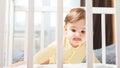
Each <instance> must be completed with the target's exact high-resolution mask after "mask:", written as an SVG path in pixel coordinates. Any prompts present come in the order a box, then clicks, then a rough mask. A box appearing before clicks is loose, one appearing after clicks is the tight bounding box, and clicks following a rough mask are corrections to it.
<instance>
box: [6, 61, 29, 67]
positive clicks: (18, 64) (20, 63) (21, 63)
mask: <svg viewBox="0 0 120 68" xmlns="http://www.w3.org/2000/svg"><path fill="white" fill-rule="evenodd" d="M25 64H27V61H20V62H17V63H14V64H12V65H9V66H8V68H17V67H18V66H21V65H25Z"/></svg>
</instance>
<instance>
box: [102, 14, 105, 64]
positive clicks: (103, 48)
mask: <svg viewBox="0 0 120 68" xmlns="http://www.w3.org/2000/svg"><path fill="white" fill-rule="evenodd" d="M101 15H102V16H101V17H102V18H101V20H102V22H101V24H102V25H101V30H102V31H101V32H102V63H103V64H106V29H105V24H106V23H105V14H101Z"/></svg>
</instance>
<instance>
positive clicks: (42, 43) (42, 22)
mask: <svg viewBox="0 0 120 68" xmlns="http://www.w3.org/2000/svg"><path fill="white" fill-rule="evenodd" d="M41 20H42V21H41V30H40V31H41V36H40V39H41V41H40V42H41V45H40V50H43V49H44V46H45V44H44V43H45V42H44V40H45V29H44V28H45V27H44V26H45V25H44V24H45V22H44V15H43V14H42V19H41Z"/></svg>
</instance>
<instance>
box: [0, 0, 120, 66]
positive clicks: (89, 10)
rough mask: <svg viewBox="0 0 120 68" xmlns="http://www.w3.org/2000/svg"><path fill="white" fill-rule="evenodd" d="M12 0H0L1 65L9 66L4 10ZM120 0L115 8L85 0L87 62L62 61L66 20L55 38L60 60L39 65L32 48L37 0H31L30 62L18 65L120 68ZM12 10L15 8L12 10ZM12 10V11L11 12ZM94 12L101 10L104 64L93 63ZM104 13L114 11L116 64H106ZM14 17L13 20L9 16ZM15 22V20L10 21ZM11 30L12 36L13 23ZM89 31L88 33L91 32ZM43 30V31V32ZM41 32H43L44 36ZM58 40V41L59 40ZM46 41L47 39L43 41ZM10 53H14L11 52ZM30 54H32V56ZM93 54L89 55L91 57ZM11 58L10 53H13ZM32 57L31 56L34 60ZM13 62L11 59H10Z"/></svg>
mask: <svg viewBox="0 0 120 68" xmlns="http://www.w3.org/2000/svg"><path fill="white" fill-rule="evenodd" d="M8 2H9V0H0V8H1V9H2V10H1V12H0V60H1V61H0V68H6V67H4V61H2V60H3V59H5V58H4V57H3V55H4V49H5V45H6V43H5V40H6V37H5V33H6V27H5V26H6V22H7V21H6V19H8V17H7V14H6V12H5V11H7V10H8V9H6V7H7V6H9V5H8ZM119 6H120V0H114V7H113V8H101V7H96V8H95V7H92V0H86V7H82V8H85V10H86V22H89V23H87V24H86V26H87V29H86V30H87V42H86V44H87V45H88V44H89V46H87V57H86V60H87V62H86V63H81V64H63V63H62V56H63V55H62V49H63V47H62V46H60V45H62V39H63V33H62V32H63V30H62V28H63V24H62V23H61V24H60V23H57V25H56V26H57V27H56V42H57V64H49V65H36V64H33V51H34V49H33V48H34V34H33V33H34V26H33V25H34V0H29V12H28V22H29V23H27V28H26V42H27V44H26V45H27V50H26V52H25V53H26V55H27V56H25V57H27V62H28V63H27V64H26V65H21V66H18V67H16V68H120V53H119V52H120V46H119V45H120V39H119V38H120V32H119V29H120V27H119V25H120V24H119V21H120V19H119V17H120V13H119V12H120V9H119ZM11 12H12V11H11ZM8 14H9V13H8ZM92 14H102V17H101V19H102V55H103V56H102V61H103V62H102V63H101V64H93V63H91V62H93V58H92V57H93V41H92V40H93V30H92V28H93V24H92V22H93V20H92V19H93V18H92ZM105 14H114V17H115V18H114V19H115V20H114V22H115V24H114V27H115V28H114V29H115V45H116V65H112V64H106V56H105V55H106V49H105V47H106V46H105V45H106V44H105V40H106V39H105V24H104V23H105ZM10 21H11V20H10ZM11 22H12V21H11ZM57 22H63V0H57ZM10 24H11V25H14V23H10ZM10 29H11V30H12V32H10V34H11V35H10V37H11V38H12V37H13V30H14V28H13V27H10ZM88 33H89V34H88ZM43 34H44V33H43ZM43 34H42V36H43ZM58 41H59V42H58ZM9 44H11V45H13V41H12V40H11V41H10V42H9ZM43 44H44V43H43ZM9 48H10V50H9V52H11V51H12V47H11V46H9ZM9 56H12V55H11V54H9ZM29 56H30V57H29ZM89 56H90V57H89ZM10 58H11V57H10ZM31 59H32V60H31ZM9 61H11V62H12V60H9ZM11 62H10V63H11Z"/></svg>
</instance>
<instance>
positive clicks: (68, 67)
mask: <svg viewBox="0 0 120 68" xmlns="http://www.w3.org/2000/svg"><path fill="white" fill-rule="evenodd" d="M16 68H27V66H26V65H21V66H18V67H16ZM34 68H57V65H56V64H49V65H36V64H34ZM63 68H87V66H86V64H85V63H81V64H63ZM94 68H117V67H116V65H111V64H94Z"/></svg>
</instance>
